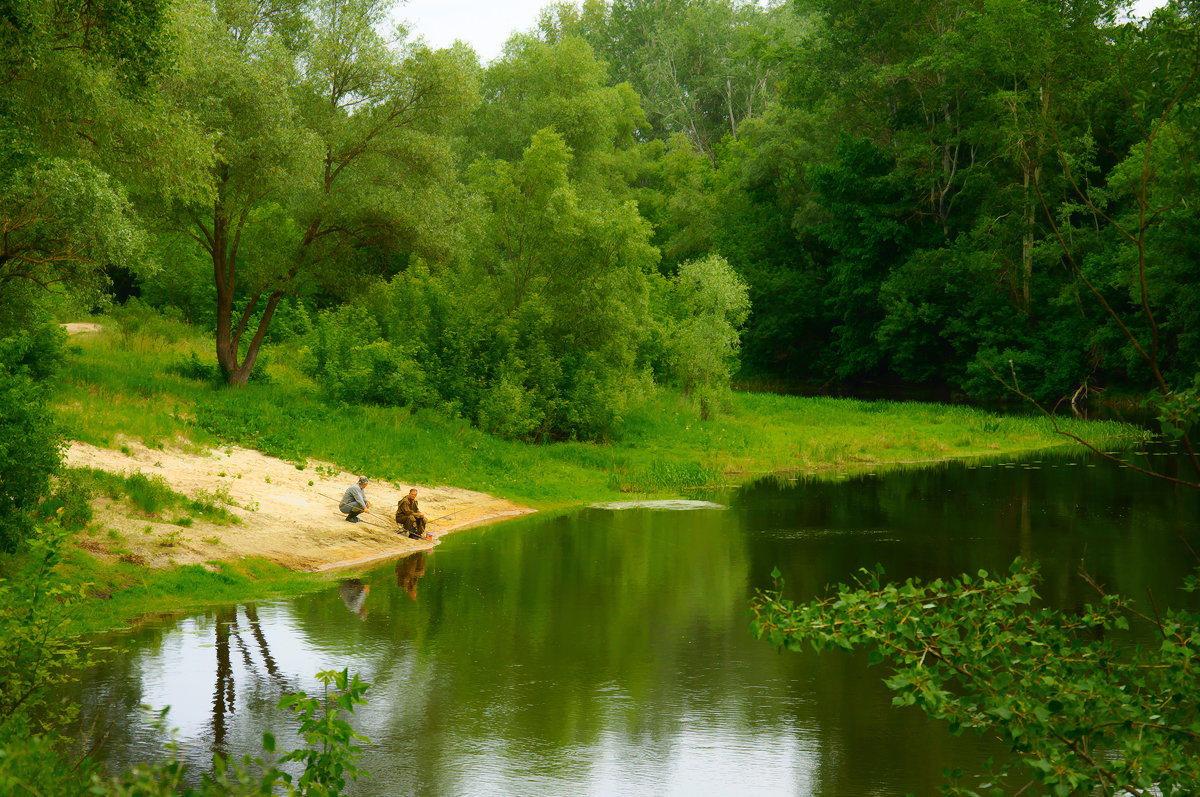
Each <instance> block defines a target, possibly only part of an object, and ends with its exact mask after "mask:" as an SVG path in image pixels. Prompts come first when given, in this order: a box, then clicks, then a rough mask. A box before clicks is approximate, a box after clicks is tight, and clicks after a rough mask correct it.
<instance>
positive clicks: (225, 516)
mask: <svg viewBox="0 0 1200 797" xmlns="http://www.w3.org/2000/svg"><path fill="white" fill-rule="evenodd" d="M62 480H63V481H64V482H66V483H67V484H68V485H69V486H70V489H72V490H79V491H82V492H84V493H85V494H87V495H95V494H98V493H104V494H106V495H108V497H109V498H111V499H113V500H114V501H119V500H128V501H129V502H130V503H131V504H132V505H133V506H134V507H135V508H136V509H138V510H139V511H141V512H143V513H144V514H146V515H152V516H155V517H157V516H159V515H161V514H162V513H163V512H165V511H167V510H172V511H181V512H187V513H189V515H190V516H191V517H181V518H179V519H177V520H175V521H174V522H175V523H176V524H177V525H191V524H192V520H193V518H197V517H198V518H201V519H203V520H207V521H209V522H210V523H217V524H222V525H230V524H236V523H241V522H242V521H241V518H239V517H238V516H237V515H234V514H233V513H231V512H230V511H229V510H227V509H226V508H225V507H224V506H223V505H222V504H228V503H230V502H229V501H223V500H222V497H221V496H219V495H215V494H208V493H201V494H200V495H199V496H198V497H196V498H188V497H187V496H186V495H183V494H182V493H177V492H175V491H174V490H172V489H171V488H170V487H169V486H168V485H167V482H166V480H164V479H163V478H162V477H161V476H147V475H145V474H144V473H132V474H129V475H128V476H125V475H122V474H119V473H109V472H108V471H103V470H97V469H95V468H70V469H68V470H67V471H66V472H65V473H64V474H63V477H62Z"/></svg>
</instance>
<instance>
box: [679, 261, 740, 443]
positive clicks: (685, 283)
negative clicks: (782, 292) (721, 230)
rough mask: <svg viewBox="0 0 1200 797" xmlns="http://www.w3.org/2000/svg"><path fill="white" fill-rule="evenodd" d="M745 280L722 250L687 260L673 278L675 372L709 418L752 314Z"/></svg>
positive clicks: (724, 388) (723, 386)
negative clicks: (704, 256) (698, 258)
mask: <svg viewBox="0 0 1200 797" xmlns="http://www.w3.org/2000/svg"><path fill="white" fill-rule="evenodd" d="M747 293H748V292H747V288H746V283H745V282H743V281H742V279H741V277H739V276H738V275H737V272H736V271H734V270H733V268H732V267H731V266H730V265H729V263H728V262H726V261H725V259H724V258H723V257H721V256H720V255H709V256H708V257H706V258H703V259H700V260H689V261H687V262H686V263H683V264H682V265H681V266H680V267H679V272H678V273H677V274H676V275H675V276H674V277H672V279H671V300H672V306H673V307H674V312H675V314H676V315H677V316H678V317H677V318H676V319H675V321H674V323H673V324H672V326H671V328H670V330H669V332H668V338H669V343H668V346H669V347H670V349H671V350H672V355H673V360H674V363H673V364H674V368H675V373H676V375H677V377H678V379H679V381H680V383H682V385H683V392H684V395H685V396H691V397H693V398H694V399H695V401H696V403H697V404H699V406H700V417H701V418H702V419H704V420H707V419H709V418H711V417H712V416H713V414H714V412H715V410H716V408H717V406H719V404H720V401H721V398H722V394H723V393H724V392H726V391H728V389H729V378H730V376H731V375H732V374H733V371H734V370H735V369H736V366H737V354H738V346H739V336H738V330H739V329H740V328H741V326H742V324H744V323H745V321H746V317H747V316H748V315H749V314H750V300H749V298H748V295H747Z"/></svg>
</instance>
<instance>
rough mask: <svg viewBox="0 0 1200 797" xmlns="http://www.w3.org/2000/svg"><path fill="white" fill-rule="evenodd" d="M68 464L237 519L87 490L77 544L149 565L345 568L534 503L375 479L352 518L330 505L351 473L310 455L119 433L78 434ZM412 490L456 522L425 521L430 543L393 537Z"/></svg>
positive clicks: (522, 511) (428, 508)
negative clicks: (88, 515)
mask: <svg viewBox="0 0 1200 797" xmlns="http://www.w3.org/2000/svg"><path fill="white" fill-rule="evenodd" d="M64 464H65V466H66V467H68V468H93V469H97V470H103V471H107V472H110V473H115V474H121V475H125V476H130V475H133V474H135V473H141V474H143V475H144V476H146V477H147V478H148V479H150V480H151V481H152V482H154V483H158V482H161V483H162V484H164V485H165V486H166V487H167V488H169V489H170V490H172V491H173V492H175V493H179V494H182V495H184V496H186V497H187V498H188V499H191V500H201V501H206V502H210V503H214V504H219V505H221V506H222V508H224V509H225V510H226V511H227V512H228V513H229V514H230V515H232V516H233V517H234V518H235V519H236V521H237V522H234V523H219V522H214V521H208V520H202V519H199V518H192V517H190V516H189V517H181V515H184V516H186V515H187V514H188V513H187V511H186V509H171V510H165V509H164V510H160V511H158V512H156V513H153V514H151V513H147V512H145V511H142V510H139V509H138V508H137V507H136V506H135V505H133V503H132V502H131V501H129V500H127V499H125V498H124V497H118V498H113V497H112V496H108V495H102V496H98V497H94V498H92V500H91V502H90V503H91V506H92V513H93V518H92V522H91V523H90V524H89V527H88V528H87V529H86V530H84V531H81V532H78V533H77V534H76V535H75V543H76V545H77V546H78V547H81V548H83V549H85V550H87V551H89V552H90V553H92V554H93V555H94V556H96V557H97V558H103V559H108V560H119V561H122V562H127V563H130V564H136V565H143V566H145V567H147V568H148V569H152V570H166V569H173V568H176V567H178V566H180V565H189V564H196V565H201V566H204V567H206V568H208V569H211V568H212V567H213V565H214V563H217V562H229V561H236V560H239V559H243V558H248V557H259V558H262V559H265V560H268V561H270V562H273V563H275V564H278V565H281V566H283V567H285V568H287V569H289V570H292V571H295V572H307V573H325V572H330V571H334V570H345V569H349V568H354V567H359V566H362V565H364V564H369V563H372V562H377V561H384V560H387V559H392V558H400V557H403V556H405V555H408V554H411V553H415V552H417V551H422V550H429V549H430V548H432V547H434V546H436V545H437V544H438V539H439V538H440V537H442V536H444V535H446V534H450V533H453V532H454V531H458V530H461V529H465V528H469V527H472V526H478V525H483V524H486V523H496V522H502V521H503V520H507V519H510V518H513V517H519V516H522V515H526V514H529V513H531V512H534V511H536V510H534V509H532V508H530V507H527V506H522V505H519V504H516V503H514V502H512V501H508V500H506V499H503V498H496V497H494V496H491V495H488V494H486V493H480V492H476V491H473V490H465V489H462V488H456V487H448V486H445V485H438V486H427V485H420V484H412V483H393V482H388V481H384V480H378V479H372V481H370V482H369V483H368V486H367V499H368V501H370V502H371V504H372V505H373V512H372V515H373V517H371V518H370V520H369V521H368V522H364V523H347V522H345V518H344V516H343V515H342V514H341V513H340V512H338V511H337V510H336V508H335V507H333V506H331V504H336V503H337V501H338V500H339V499H338V498H337V497H336V496H340V495H341V494H342V492H343V491H344V490H345V488H346V487H347V486H348V485H350V484H352V483H354V482H355V481H356V480H357V478H358V476H357V474H353V473H349V472H346V471H343V470H341V469H340V468H338V467H337V466H334V465H332V464H330V463H325V462H318V461H315V460H307V461H306V462H305V463H304V464H302V465H298V464H295V463H290V462H286V461H284V460H280V459H277V458H275V457H270V456H267V455H265V454H262V453H260V452H258V451H254V450H252V449H246V448H241V447H238V446H221V447H218V448H213V449H193V448H182V447H172V448H162V449H158V448H150V447H147V446H145V445H143V444H141V443H139V442H137V441H134V440H129V439H121V440H119V441H117V447H116V448H100V447H98V446H93V445H89V444H86V443H80V442H73V443H71V444H70V447H69V449H68V451H67V455H66V457H65V459H64ZM366 475H367V476H368V478H371V476H372V474H370V473H368V474H366ZM410 488H416V489H417V490H418V500H419V501H420V503H421V510H422V511H423V512H424V513H425V514H426V516H427V517H428V516H447V515H453V516H457V519H456V520H453V521H452V522H450V523H448V524H446V525H444V526H443V525H441V524H440V523H438V522H437V521H431V522H430V524H429V529H428V530H429V531H430V532H432V534H433V539H430V540H410V539H408V538H407V537H401V536H399V535H398V530H397V529H396V528H395V526H394V521H393V520H392V519H391V514H392V511H393V510H392V509H391V507H393V506H394V505H395V504H396V503H398V502H399V500H400V498H401V497H403V496H404V495H405V494H407V492H408V490H409V489H410ZM376 518H378V519H377V520H376Z"/></svg>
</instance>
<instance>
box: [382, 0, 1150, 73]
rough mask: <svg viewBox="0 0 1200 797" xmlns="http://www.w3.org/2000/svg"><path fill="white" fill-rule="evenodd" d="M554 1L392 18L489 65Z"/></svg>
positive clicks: (401, 10)
mask: <svg viewBox="0 0 1200 797" xmlns="http://www.w3.org/2000/svg"><path fill="white" fill-rule="evenodd" d="M550 2H551V0H407V2H402V4H401V5H399V6H398V7H397V8H396V10H395V12H394V13H393V16H394V17H395V18H397V19H403V20H407V21H408V22H409V23H410V24H411V25H412V35H413V36H423V37H424V38H425V40H426V41H427V42H429V44H430V46H432V47H448V46H450V45H451V44H453V43H454V40H455V39H461V40H462V41H464V42H466V43H467V44H469V45H471V46H472V47H473V48H475V52H476V53H478V54H479V60H480V61H482V62H483V63H485V64H486V63H487V62H488V61H491V60H492V59H493V58H495V57H496V56H497V55H499V54H500V48H501V47H503V46H504V42H505V41H507V40H508V37H509V36H511V35H512V34H513V33H514V32H517V31H527V30H530V29H531V28H533V26H534V25H535V24H536V23H537V19H538V12H539V11H541V10H542V8H544V7H545V6H547V5H549V4H550ZM1164 2H1165V0H1136V2H1135V3H1134V12H1135V13H1136V14H1137V15H1138V16H1144V15H1146V14H1148V13H1150V11H1151V10H1152V9H1154V8H1157V7H1158V6H1160V5H1163V3H1164Z"/></svg>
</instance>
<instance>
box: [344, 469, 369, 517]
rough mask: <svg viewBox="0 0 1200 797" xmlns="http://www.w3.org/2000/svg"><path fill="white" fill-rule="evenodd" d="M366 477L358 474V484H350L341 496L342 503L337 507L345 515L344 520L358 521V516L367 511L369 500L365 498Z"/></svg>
mask: <svg viewBox="0 0 1200 797" xmlns="http://www.w3.org/2000/svg"><path fill="white" fill-rule="evenodd" d="M366 489H367V477H366V476H359V477H358V484H352V485H350V486H349V487H347V488H346V494H345V495H343V496H342V503H341V504H340V505H339V506H338V509H340V510H342V514H344V515H345V516H346V520H348V521H350V522H351V523H358V522H360V521H359V519H358V516H359V515H361V514H362V513H363V512H369V511H370V509H371V502H370V501H368V500H367V494H366V492H365V491H366Z"/></svg>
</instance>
